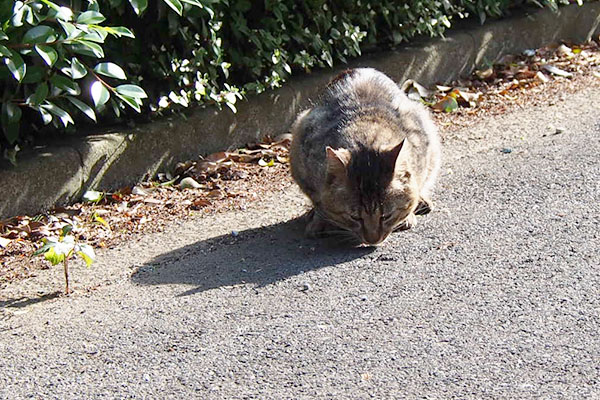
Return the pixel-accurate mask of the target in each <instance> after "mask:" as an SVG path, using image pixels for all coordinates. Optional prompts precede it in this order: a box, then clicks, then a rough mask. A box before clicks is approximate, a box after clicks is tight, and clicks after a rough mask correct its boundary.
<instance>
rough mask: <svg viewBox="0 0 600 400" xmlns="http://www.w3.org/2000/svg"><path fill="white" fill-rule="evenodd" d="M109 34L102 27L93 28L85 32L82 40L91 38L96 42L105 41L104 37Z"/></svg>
mask: <svg viewBox="0 0 600 400" xmlns="http://www.w3.org/2000/svg"><path fill="white" fill-rule="evenodd" d="M106 36H108V33H107V32H104V31H103V30H100V29H91V30H90V31H89V32H86V33H84V34H83V35H82V36H81V39H82V40H89V41H90V42H95V43H104V39H106Z"/></svg>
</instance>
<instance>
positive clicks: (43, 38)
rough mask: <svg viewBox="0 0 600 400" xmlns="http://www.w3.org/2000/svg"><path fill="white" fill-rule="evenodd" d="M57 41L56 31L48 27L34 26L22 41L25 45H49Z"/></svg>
mask: <svg viewBox="0 0 600 400" xmlns="http://www.w3.org/2000/svg"><path fill="white" fill-rule="evenodd" d="M54 40H56V31H55V30H54V29H52V28H51V27H49V26H47V25H38V26H34V27H33V28H31V29H30V30H28V31H27V32H26V33H25V35H23V39H21V41H22V42H23V43H30V44H34V43H48V42H52V41H54Z"/></svg>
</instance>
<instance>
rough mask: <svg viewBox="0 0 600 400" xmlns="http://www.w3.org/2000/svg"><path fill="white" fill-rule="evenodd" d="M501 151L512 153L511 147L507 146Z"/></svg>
mask: <svg viewBox="0 0 600 400" xmlns="http://www.w3.org/2000/svg"><path fill="white" fill-rule="evenodd" d="M500 151H501V152H502V153H504V154H508V153H512V149H509V148H508V147H505V148H503V149H502V150H500Z"/></svg>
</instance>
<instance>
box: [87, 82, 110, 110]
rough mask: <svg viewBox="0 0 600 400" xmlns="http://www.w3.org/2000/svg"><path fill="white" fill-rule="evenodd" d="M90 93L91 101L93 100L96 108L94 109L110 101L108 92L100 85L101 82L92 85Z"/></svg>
mask: <svg viewBox="0 0 600 400" xmlns="http://www.w3.org/2000/svg"><path fill="white" fill-rule="evenodd" d="M90 92H91V94H92V100H94V105H95V106H96V109H97V108H98V107H100V106H103V105H104V104H106V102H107V101H108V99H110V92H109V91H108V89H107V88H106V87H104V84H102V82H100V81H96V82H94V83H92V87H91V88H90Z"/></svg>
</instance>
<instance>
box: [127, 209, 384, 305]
mask: <svg viewBox="0 0 600 400" xmlns="http://www.w3.org/2000/svg"><path fill="white" fill-rule="evenodd" d="M303 229H304V221H303V220H302V219H301V218H297V219H294V220H291V221H287V222H282V223H279V224H275V225H270V226H266V227H262V228H255V229H249V230H246V231H242V232H239V233H238V234H237V236H234V235H231V234H229V235H222V236H218V237H216V238H212V239H208V240H204V241H201V242H198V243H194V244H192V245H189V246H186V247H183V248H181V249H178V250H175V251H173V252H171V253H167V254H163V255H161V256H159V257H156V258H155V259H153V260H152V261H151V262H150V263H148V264H146V265H144V266H141V267H140V268H139V269H138V271H137V272H135V273H134V274H133V276H132V278H131V279H132V281H133V282H134V283H136V284H139V285H167V284H185V285H193V286H194V287H193V288H192V289H189V290H187V291H185V292H183V293H181V294H180V296H187V295H191V294H195V293H199V292H203V291H206V290H209V289H214V288H219V287H226V286H234V285H238V284H248V283H250V284H254V285H256V286H258V287H262V286H267V285H269V284H272V283H275V282H277V281H281V280H284V279H286V278H288V277H290V276H294V275H298V274H301V273H303V272H306V271H310V270H316V269H320V268H324V267H329V266H334V265H337V264H340V263H343V262H347V261H351V260H353V259H356V258H359V257H362V256H364V255H366V254H368V253H371V252H372V251H374V248H369V247H358V248H353V247H349V246H344V245H340V244H339V242H338V243H336V242H335V241H334V240H330V241H328V240H318V241H317V240H311V239H307V238H305V237H304V234H303Z"/></svg>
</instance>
